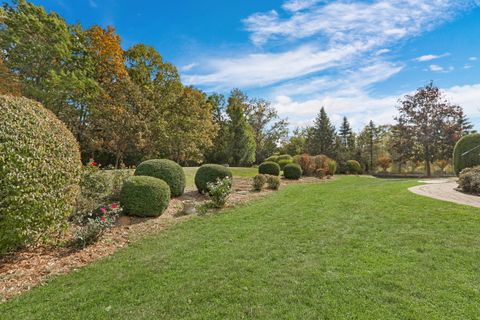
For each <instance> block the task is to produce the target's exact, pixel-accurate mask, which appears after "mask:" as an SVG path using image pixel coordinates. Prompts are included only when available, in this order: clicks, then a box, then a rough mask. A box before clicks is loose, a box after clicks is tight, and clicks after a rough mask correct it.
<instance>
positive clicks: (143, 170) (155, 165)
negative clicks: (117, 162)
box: [135, 159, 186, 197]
mask: <svg viewBox="0 0 480 320" xmlns="http://www.w3.org/2000/svg"><path fill="white" fill-rule="evenodd" d="M135 175H136V176H149V177H154V178H158V179H161V180H163V181H165V182H166V183H167V184H168V186H169V187H170V193H171V195H172V196H173V197H178V196H181V195H182V194H183V191H184V190H185V180H186V179H185V172H183V168H182V167H181V166H180V165H179V164H178V163H176V162H174V161H172V160H168V159H152V160H147V161H144V162H142V163H141V164H140V165H139V166H138V167H137V169H136V170H135Z"/></svg>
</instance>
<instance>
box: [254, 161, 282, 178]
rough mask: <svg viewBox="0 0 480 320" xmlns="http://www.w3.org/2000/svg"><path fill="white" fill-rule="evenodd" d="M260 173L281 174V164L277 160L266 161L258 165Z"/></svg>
mask: <svg viewBox="0 0 480 320" xmlns="http://www.w3.org/2000/svg"><path fill="white" fill-rule="evenodd" d="M258 173H260V174H269V175H272V176H278V175H280V166H279V165H278V163H276V162H273V161H266V162H263V163H262V164H260V165H259V166H258Z"/></svg>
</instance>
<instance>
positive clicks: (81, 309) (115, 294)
mask: <svg viewBox="0 0 480 320" xmlns="http://www.w3.org/2000/svg"><path fill="white" fill-rule="evenodd" d="M414 184H415V182H414V181H398V180H395V181H391V180H379V179H372V178H365V177H354V176H345V177H339V178H338V179H337V180H336V181H333V182H329V183H323V184H308V185H291V186H289V187H285V188H283V189H282V190H280V191H279V192H278V193H275V194H273V195H271V196H269V197H267V198H265V199H262V200H257V201H254V202H251V203H249V204H247V205H245V206H243V207H240V208H237V209H230V210H226V211H224V212H223V213H220V214H215V215H209V216H204V217H198V218H193V219H192V220H189V221H187V222H183V223H180V224H177V225H176V226H174V227H173V228H171V229H169V230H167V231H163V232H160V233H158V234H156V235H153V236H149V237H147V238H146V239H144V240H142V241H139V242H136V243H134V244H132V245H130V246H129V247H128V248H125V249H123V250H121V251H119V252H118V253H116V254H115V255H113V256H111V257H109V258H107V259H104V260H103V261H100V262H98V263H95V264H93V265H90V266H88V267H85V268H82V269H81V270H79V271H77V272H72V273H70V274H68V275H66V276H61V277H57V278H55V279H54V280H52V281H51V282H50V283H48V284H47V285H45V286H42V287H38V288H35V289H33V290H32V291H30V292H27V293H25V294H23V295H22V296H20V297H18V298H15V299H13V300H11V301H9V302H6V303H4V304H0V318H1V319H67V318H68V319H242V318H248V319H478V318H479V317H480V210H479V209H476V208H471V207H466V206H460V205H456V204H451V203H447V202H442V201H438V200H434V199H429V198H425V197H421V196H418V195H415V194H412V193H410V192H409V191H408V190H407V187H409V186H412V185H414Z"/></svg>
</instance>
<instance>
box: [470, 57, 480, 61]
mask: <svg viewBox="0 0 480 320" xmlns="http://www.w3.org/2000/svg"><path fill="white" fill-rule="evenodd" d="M477 59H478V58H477V57H470V58H468V60H470V61H477Z"/></svg>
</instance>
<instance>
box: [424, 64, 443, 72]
mask: <svg viewBox="0 0 480 320" xmlns="http://www.w3.org/2000/svg"><path fill="white" fill-rule="evenodd" d="M428 69H429V70H430V71H433V72H442V71H444V69H443V67H441V66H439V65H437V64H431V65H430V66H429V67H428Z"/></svg>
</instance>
